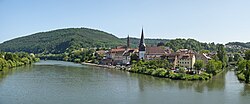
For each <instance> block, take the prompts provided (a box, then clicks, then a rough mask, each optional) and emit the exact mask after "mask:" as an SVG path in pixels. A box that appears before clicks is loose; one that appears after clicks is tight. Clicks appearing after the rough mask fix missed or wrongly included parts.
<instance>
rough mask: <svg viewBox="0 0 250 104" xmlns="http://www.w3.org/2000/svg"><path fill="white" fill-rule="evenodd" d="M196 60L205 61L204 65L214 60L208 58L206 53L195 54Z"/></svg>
mask: <svg viewBox="0 0 250 104" xmlns="http://www.w3.org/2000/svg"><path fill="white" fill-rule="evenodd" d="M195 57H196V60H203V62H204V63H206V64H207V63H208V61H209V60H211V59H212V58H211V57H209V56H208V54H206V53H202V54H198V53H196V54H195Z"/></svg>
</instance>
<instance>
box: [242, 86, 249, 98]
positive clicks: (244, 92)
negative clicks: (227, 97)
mask: <svg viewBox="0 0 250 104" xmlns="http://www.w3.org/2000/svg"><path fill="white" fill-rule="evenodd" d="M241 95H242V96H248V95H250V84H245V85H244V89H243V90H242V92H241Z"/></svg>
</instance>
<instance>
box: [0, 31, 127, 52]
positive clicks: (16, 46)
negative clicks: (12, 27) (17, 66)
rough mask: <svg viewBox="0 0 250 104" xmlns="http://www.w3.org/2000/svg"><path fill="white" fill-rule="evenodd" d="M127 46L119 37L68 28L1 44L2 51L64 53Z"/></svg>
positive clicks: (101, 32) (100, 32)
mask: <svg viewBox="0 0 250 104" xmlns="http://www.w3.org/2000/svg"><path fill="white" fill-rule="evenodd" d="M123 44H125V43H124V42H123V41H122V40H121V39H119V38H118V37H116V36H114V35H112V34H109V33H106V32H103V31H100V30H94V29H88V28H67V29H58V30H53V31H49V32H40V33H35V34H32V35H29V36H24V37H20V38H16V39H13V40H9V41H6V42H4V43H2V44H0V50H2V51H10V52H16V51H24V52H32V53H41V52H47V53H62V52H64V51H65V50H66V49H67V48H81V47H83V48H87V47H91V48H92V47H115V46H117V45H123Z"/></svg>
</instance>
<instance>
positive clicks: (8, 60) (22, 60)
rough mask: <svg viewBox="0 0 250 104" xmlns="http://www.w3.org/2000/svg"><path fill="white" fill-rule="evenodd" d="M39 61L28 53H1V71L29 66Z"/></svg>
mask: <svg viewBox="0 0 250 104" xmlns="http://www.w3.org/2000/svg"><path fill="white" fill-rule="evenodd" d="M37 61H39V59H38V58H35V55H34V54H28V53H23V52H22V53H10V52H1V53H0V70H2V69H3V68H12V67H17V66H22V65H28V64H31V63H33V62H37Z"/></svg>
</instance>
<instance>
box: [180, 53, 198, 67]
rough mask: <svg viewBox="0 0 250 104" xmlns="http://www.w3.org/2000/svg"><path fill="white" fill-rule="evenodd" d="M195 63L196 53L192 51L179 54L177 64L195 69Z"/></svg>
mask: <svg viewBox="0 0 250 104" xmlns="http://www.w3.org/2000/svg"><path fill="white" fill-rule="evenodd" d="M194 63H195V55H194V54H192V53H188V54H179V55H178V56H177V65H176V66H180V67H185V68H188V69H193V68H194Z"/></svg>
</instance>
